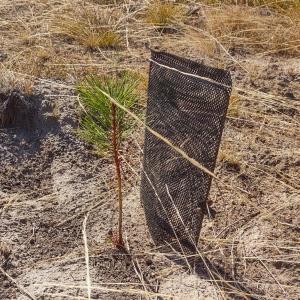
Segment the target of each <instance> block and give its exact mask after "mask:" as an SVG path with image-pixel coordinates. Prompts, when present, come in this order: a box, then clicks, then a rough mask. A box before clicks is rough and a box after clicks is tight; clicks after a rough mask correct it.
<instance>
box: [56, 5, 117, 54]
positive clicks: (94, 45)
mask: <svg viewBox="0 0 300 300" xmlns="http://www.w3.org/2000/svg"><path fill="white" fill-rule="evenodd" d="M117 20H118V15H117V14H115V13H114V12H113V11H111V10H109V9H102V10H101V11H97V10H91V9H86V10H84V11H83V12H80V13H79V15H78V16H75V17H68V16H64V17H63V19H62V20H60V21H59V22H55V24H54V31H55V32H56V33H59V34H61V35H63V36H66V37H68V38H70V39H71V40H74V41H76V42H78V43H79V44H80V45H83V46H85V47H86V48H87V49H88V50H97V49H98V48H101V49H118V48H120V47H121V45H122V38H121V35H120V34H119V32H118V29H117Z"/></svg>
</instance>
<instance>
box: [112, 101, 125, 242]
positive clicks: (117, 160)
mask: <svg viewBox="0 0 300 300" xmlns="http://www.w3.org/2000/svg"><path fill="white" fill-rule="evenodd" d="M116 115H117V107H116V105H115V104H114V103H112V144H113V156H114V162H115V167H116V183H117V192H118V203H119V219H118V240H117V246H119V247H123V246H124V241H123V234H122V232H123V230H122V229H123V228H122V227H123V225H122V221H123V195H122V176H121V162H120V155H119V141H118V137H119V126H118V124H117V116H116Z"/></svg>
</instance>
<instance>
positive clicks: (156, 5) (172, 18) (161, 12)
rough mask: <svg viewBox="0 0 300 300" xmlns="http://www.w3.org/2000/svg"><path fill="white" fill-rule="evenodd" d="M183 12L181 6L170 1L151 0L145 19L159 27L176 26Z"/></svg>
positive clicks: (182, 17) (183, 15) (183, 14)
mask: <svg viewBox="0 0 300 300" xmlns="http://www.w3.org/2000/svg"><path fill="white" fill-rule="evenodd" d="M184 17H185V12H184V10H183V9H182V7H181V6H179V5H178V4H175V3H172V2H163V1H160V0H155V1H153V2H152V3H151V4H150V5H149V7H148V9H147V13H146V21H147V23H149V24H152V25H154V26H157V27H159V28H168V27H173V26H176V25H177V24H178V23H180V22H182V21H183V20H184Z"/></svg>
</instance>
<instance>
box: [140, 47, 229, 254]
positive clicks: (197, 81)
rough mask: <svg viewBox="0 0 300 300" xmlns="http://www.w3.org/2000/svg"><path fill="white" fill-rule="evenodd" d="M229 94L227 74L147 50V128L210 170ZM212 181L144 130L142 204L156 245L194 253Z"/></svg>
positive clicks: (212, 166) (218, 142)
mask: <svg viewBox="0 0 300 300" xmlns="http://www.w3.org/2000/svg"><path fill="white" fill-rule="evenodd" d="M230 93H231V77H230V74H229V73H228V72H226V71H224V70H219V69H215V68H211V67H208V66H205V65H202V64H198V63H196V62H193V61H190V60H187V59H184V58H180V57H177V56H174V55H171V54H168V53H163V52H155V51H151V63H150V74H149V87H148V104H147V116H146V123H147V125H148V126H149V127H150V128H152V129H153V130H155V131H157V132H158V133H160V134H161V135H163V136H164V137H166V138H167V139H169V140H170V141H171V142H172V143H173V144H174V145H176V146H177V147H179V148H181V149H182V150H183V151H185V152H186V153H187V154H188V155H189V156H190V157H192V158H194V159H196V160H197V161H198V162H200V163H201V164H202V165H203V166H205V167H206V168H207V169H209V170H210V171H213V170H214V167H215V163H216V158H217V154H218V149H219V145H220V141H221V136H222V131H223V127H224V122H225V117H226V111H227V108H228V103H229V97H230ZM211 179H212V178H211V176H210V175H208V174H206V173H205V172H204V171H201V170H199V169H198V168H196V167H195V166H193V165H192V164H191V163H190V162H189V161H187V160H186V159H184V158H182V157H181V156H180V155H179V154H178V153H176V151H175V150H173V149H172V148H171V147H170V146H168V145H167V144H165V143H164V142H163V141H162V140H161V139H158V138H157V137H155V136H154V135H153V134H152V133H151V132H149V131H148V130H147V129H146V132H145V146H144V162H143V174H142V182H141V200H142V203H143V207H144V210H145V215H146V219H147V223H148V226H149V230H150V233H151V236H152V238H153V241H154V242H155V244H156V245H157V246H166V249H167V248H169V249H168V250H170V249H172V250H176V251H179V252H181V253H182V252H184V253H185V252H186V251H188V252H191V251H192V252H194V250H195V245H197V242H198V239H199V235H200V229H201V224H202V220H203V211H204V210H203V208H204V207H206V200H207V197H208V193H209V189H210V185H211ZM161 249H162V251H164V250H163V249H165V248H164V247H162V248H161Z"/></svg>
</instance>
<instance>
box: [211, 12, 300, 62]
mask: <svg viewBox="0 0 300 300" xmlns="http://www.w3.org/2000/svg"><path fill="white" fill-rule="evenodd" d="M206 16H207V22H206V26H207V29H208V31H209V32H210V33H211V34H212V35H213V36H215V37H216V38H217V39H218V40H219V41H220V42H221V43H222V44H223V45H224V46H226V47H227V48H228V49H229V50H231V52H233V53H235V52H238V53H240V52H241V53H244V52H245V51H246V52H247V53H259V54H280V55H286V56H295V57H297V56H298V55H299V54H300V42H299V41H300V20H299V19H292V18H290V17H287V16H284V15H279V14H278V13H264V12H262V11H261V10H260V9H257V8H251V7H242V6H230V7H226V8H224V7H220V8H212V7H210V8H209V9H207V10H206Z"/></svg>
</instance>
